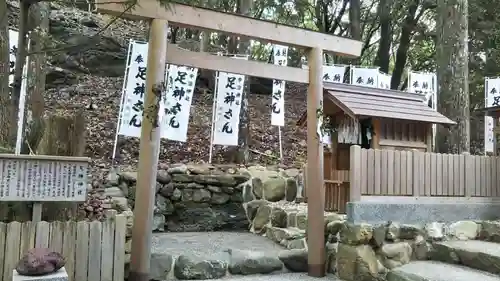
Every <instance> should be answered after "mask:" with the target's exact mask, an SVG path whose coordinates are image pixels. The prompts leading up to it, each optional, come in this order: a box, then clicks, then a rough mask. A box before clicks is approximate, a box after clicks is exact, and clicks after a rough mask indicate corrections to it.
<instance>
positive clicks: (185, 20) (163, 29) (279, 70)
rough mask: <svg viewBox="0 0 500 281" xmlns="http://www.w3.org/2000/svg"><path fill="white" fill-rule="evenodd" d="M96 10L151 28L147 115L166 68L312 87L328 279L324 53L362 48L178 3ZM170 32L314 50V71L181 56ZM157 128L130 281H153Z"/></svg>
mask: <svg viewBox="0 0 500 281" xmlns="http://www.w3.org/2000/svg"><path fill="white" fill-rule="evenodd" d="M96 8H97V11H98V12H101V13H107V14H113V15H115V16H121V17H126V18H131V19H141V20H150V21H151V27H150V33H149V50H148V52H149V55H148V64H147V66H148V67H147V76H146V88H147V90H146V96H145V102H144V108H145V109H147V108H151V107H152V108H155V105H157V104H159V97H158V89H157V86H158V85H159V84H163V82H164V81H163V80H164V77H165V64H167V63H172V64H176V65H188V66H192V67H197V68H204V69H211V70H215V71H223V72H231V73H237V74H243V75H248V76H258V77H263V78H269V79H279V80H286V81H294V82H300V83H306V84H309V87H308V94H307V124H308V126H307V197H308V209H307V213H308V226H307V233H308V242H307V243H308V250H309V254H308V255H309V256H308V263H309V275H311V276H316V277H321V276H324V275H325V239H324V185H323V180H324V178H323V146H322V145H320V140H319V138H318V135H317V133H316V129H317V125H318V118H317V109H320V108H321V106H322V99H323V80H322V76H323V69H322V66H323V51H325V52H329V53H334V54H336V55H340V56H349V57H358V56H359V55H360V54H361V47H362V43H361V42H359V41H356V40H352V39H348V38H343V37H338V36H333V35H328V34H323V33H320V32H315V31H311V30H307V29H301V28H296V27H293V26H288V25H284V24H279V23H275V22H272V21H265V20H260V19H255V18H251V17H246V16H242V15H237V14H232V13H224V12H219V11H215V10H211V9H206V8H200V7H194V6H189V5H184V4H179V3H171V4H169V5H168V8H165V7H163V6H162V5H160V3H159V2H158V1H157V0H140V1H139V3H138V4H137V5H135V6H134V7H133V8H132V9H129V8H128V7H127V2H125V1H123V2H119V1H118V2H116V1H114V2H108V1H107V0H97V1H96ZM168 24H171V25H176V26H182V27H189V28H193V29H202V30H210V31H217V32H222V33H227V34H230V35H235V36H239V37H244V38H250V39H255V40H258V41H263V42H270V43H277V44H281V45H287V46H293V47H299V48H305V49H307V50H308V56H307V58H308V64H309V69H308V70H303V69H299V68H293V67H286V66H275V65H271V64H266V63H260V62H255V61H245V60H238V62H237V63H235V62H234V61H233V60H232V59H230V58H226V57H220V56H214V55H210V54H207V53H197V52H190V51H185V50H181V49H178V48H176V47H175V46H173V45H169V44H168V43H167V33H168ZM167 46H168V47H167ZM156 115H157V113H156ZM155 120H156V118H154V119H152V118H144V119H143V121H142V122H143V123H142V129H141V142H140V153H139V169H138V170H139V173H138V180H137V191H136V192H137V194H136V203H135V210H134V213H135V217H134V228H133V233H132V255H131V264H130V274H129V280H130V281H147V280H149V260H150V247H151V246H150V245H151V224H152V215H153V210H152V207H153V205H152V203H153V202H154V190H155V188H154V185H155V182H156V172H157V164H158V153H159V142H160V132H159V130H158V128H155V127H154V126H153V124H154V121H155Z"/></svg>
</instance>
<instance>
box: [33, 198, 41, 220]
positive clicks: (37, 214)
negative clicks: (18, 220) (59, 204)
mask: <svg viewBox="0 0 500 281" xmlns="http://www.w3.org/2000/svg"><path fill="white" fill-rule="evenodd" d="M42 209H43V203H42V202H33V210H32V214H31V221H32V222H33V223H38V222H41V221H42Z"/></svg>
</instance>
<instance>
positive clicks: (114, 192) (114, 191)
mask: <svg viewBox="0 0 500 281" xmlns="http://www.w3.org/2000/svg"><path fill="white" fill-rule="evenodd" d="M103 196H109V197H124V196H125V194H123V191H122V190H121V189H120V188H119V187H117V186H113V187H108V188H106V189H104V193H103Z"/></svg>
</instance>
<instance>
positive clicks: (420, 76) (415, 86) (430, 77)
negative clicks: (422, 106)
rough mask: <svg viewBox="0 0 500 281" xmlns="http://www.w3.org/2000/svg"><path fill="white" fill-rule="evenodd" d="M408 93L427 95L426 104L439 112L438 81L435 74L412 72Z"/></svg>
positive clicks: (409, 78) (409, 76)
mask: <svg viewBox="0 0 500 281" xmlns="http://www.w3.org/2000/svg"><path fill="white" fill-rule="evenodd" d="M408 92H410V93H417V94H422V95H425V101H424V103H426V104H427V105H429V107H430V108H432V109H434V110H437V79H436V74H435V73H421V72H410V73H409V75H408Z"/></svg>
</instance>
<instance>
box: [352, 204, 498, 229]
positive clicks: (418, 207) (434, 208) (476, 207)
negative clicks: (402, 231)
mask: <svg viewBox="0 0 500 281" xmlns="http://www.w3.org/2000/svg"><path fill="white" fill-rule="evenodd" d="M387 201H392V200H387ZM402 201H403V202H401V203H396V202H387V203H383V202H373V201H372V202H363V201H361V202H349V203H347V220H348V221H349V222H353V223H360V222H366V223H371V224H378V223H385V222H387V221H394V222H399V223H407V224H422V223H427V222H434V221H436V222H456V221H460V220H495V219H498V218H500V203H498V202H494V203H493V202H451V201H449V202H439V203H437V202H423V201H422V202H418V201H413V202H404V200H402Z"/></svg>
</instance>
